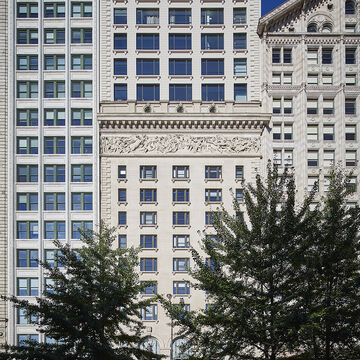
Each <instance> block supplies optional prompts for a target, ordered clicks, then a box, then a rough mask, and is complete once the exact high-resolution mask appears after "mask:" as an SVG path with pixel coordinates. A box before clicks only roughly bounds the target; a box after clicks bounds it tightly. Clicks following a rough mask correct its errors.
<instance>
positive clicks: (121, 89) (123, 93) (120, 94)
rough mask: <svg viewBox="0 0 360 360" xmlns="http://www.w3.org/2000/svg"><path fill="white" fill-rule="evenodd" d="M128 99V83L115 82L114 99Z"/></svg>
mask: <svg viewBox="0 0 360 360" xmlns="http://www.w3.org/2000/svg"><path fill="white" fill-rule="evenodd" d="M126 100H127V84H114V101H126Z"/></svg>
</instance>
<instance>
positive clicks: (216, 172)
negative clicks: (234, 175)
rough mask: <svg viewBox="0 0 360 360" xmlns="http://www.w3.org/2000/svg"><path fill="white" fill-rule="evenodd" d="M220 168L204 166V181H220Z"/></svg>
mask: <svg viewBox="0 0 360 360" xmlns="http://www.w3.org/2000/svg"><path fill="white" fill-rule="evenodd" d="M221 177H222V168H221V166H205V179H221Z"/></svg>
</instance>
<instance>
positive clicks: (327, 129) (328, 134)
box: [323, 125, 335, 141]
mask: <svg viewBox="0 0 360 360" xmlns="http://www.w3.org/2000/svg"><path fill="white" fill-rule="evenodd" d="M323 139H324V140H325V141H334V140H335V132H334V125H324V128H323Z"/></svg>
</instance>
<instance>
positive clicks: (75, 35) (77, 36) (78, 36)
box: [71, 28, 92, 44]
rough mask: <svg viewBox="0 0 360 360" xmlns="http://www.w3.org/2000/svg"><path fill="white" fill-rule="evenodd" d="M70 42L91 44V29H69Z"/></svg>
mask: <svg viewBox="0 0 360 360" xmlns="http://www.w3.org/2000/svg"><path fill="white" fill-rule="evenodd" d="M71 43H72V44H91V43H92V29H77V28H75V29H71Z"/></svg>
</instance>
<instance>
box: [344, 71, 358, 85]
mask: <svg viewBox="0 0 360 360" xmlns="http://www.w3.org/2000/svg"><path fill="white" fill-rule="evenodd" d="M345 84H346V85H349V86H354V85H356V74H345Z"/></svg>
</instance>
